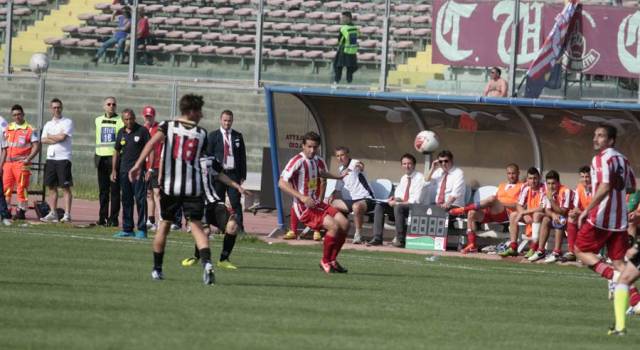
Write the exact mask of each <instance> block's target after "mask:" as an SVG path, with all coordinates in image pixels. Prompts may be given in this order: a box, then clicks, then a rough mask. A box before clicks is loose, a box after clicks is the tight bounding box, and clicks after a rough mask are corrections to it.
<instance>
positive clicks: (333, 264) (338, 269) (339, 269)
mask: <svg viewBox="0 0 640 350" xmlns="http://www.w3.org/2000/svg"><path fill="white" fill-rule="evenodd" d="M329 264H330V265H331V267H332V268H333V271H334V272H337V273H347V272H349V270H347V269H346V268H344V267H343V266H342V265H340V263H339V262H337V261H332V262H330V263H329Z"/></svg>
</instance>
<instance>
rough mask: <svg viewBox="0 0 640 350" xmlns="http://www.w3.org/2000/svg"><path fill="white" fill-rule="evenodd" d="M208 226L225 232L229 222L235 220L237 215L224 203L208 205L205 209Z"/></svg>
mask: <svg viewBox="0 0 640 350" xmlns="http://www.w3.org/2000/svg"><path fill="white" fill-rule="evenodd" d="M205 215H206V219H207V225H213V226H215V227H217V228H218V229H219V230H220V231H224V230H225V229H226V227H227V223H228V222H229V220H235V215H234V214H232V213H231V211H230V210H229V208H227V206H226V205H224V204H223V203H215V204H207V207H206V209H205Z"/></svg>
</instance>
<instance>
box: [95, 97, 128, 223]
mask: <svg viewBox="0 0 640 350" xmlns="http://www.w3.org/2000/svg"><path fill="white" fill-rule="evenodd" d="M103 107H104V114H102V115H99V116H98V117H96V154H95V165H96V168H97V169H98V188H99V190H100V196H99V199H100V211H99V218H98V222H97V224H98V225H103V226H115V227H117V226H118V224H119V223H118V216H119V214H120V185H119V183H118V179H116V181H113V182H112V181H111V180H110V175H111V163H112V159H113V154H114V152H115V150H114V146H115V141H116V134H117V133H118V131H119V130H120V129H121V128H122V127H123V126H124V123H123V122H122V119H121V118H120V116H119V115H118V114H117V113H116V98H115V97H111V96H110V97H107V98H105V99H104V105H103ZM109 199H111V208H110V209H111V210H109V211H108V209H109Z"/></svg>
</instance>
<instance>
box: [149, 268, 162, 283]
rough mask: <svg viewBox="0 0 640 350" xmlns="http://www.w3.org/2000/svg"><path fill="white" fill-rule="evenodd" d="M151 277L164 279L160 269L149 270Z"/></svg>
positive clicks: (157, 279)
mask: <svg viewBox="0 0 640 350" xmlns="http://www.w3.org/2000/svg"><path fill="white" fill-rule="evenodd" d="M151 278H153V280H154V281H162V280H163V279H164V275H163V274H162V271H158V270H153V271H151Z"/></svg>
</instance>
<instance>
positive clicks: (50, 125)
mask: <svg viewBox="0 0 640 350" xmlns="http://www.w3.org/2000/svg"><path fill="white" fill-rule="evenodd" d="M49 106H50V108H51V120H50V121H48V122H47V123H46V124H45V125H44V128H42V138H41V139H40V141H41V142H42V143H43V144H45V145H48V147H47V162H46V164H45V170H44V184H45V186H47V188H48V189H49V208H51V211H50V212H49V214H47V215H46V216H45V217H43V218H41V219H40V220H41V221H44V222H57V221H58V219H60V222H70V221H71V201H72V198H73V196H72V193H71V187H73V176H72V174H71V142H72V137H73V121H72V120H71V119H69V118H67V117H65V116H64V115H62V108H63V107H62V101H60V100H59V99H58V98H54V99H52V100H51V102H50V103H49ZM58 187H59V188H61V189H62V193H63V196H64V210H65V212H64V215H63V216H62V218H58V214H57V212H56V208H58Z"/></svg>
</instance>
